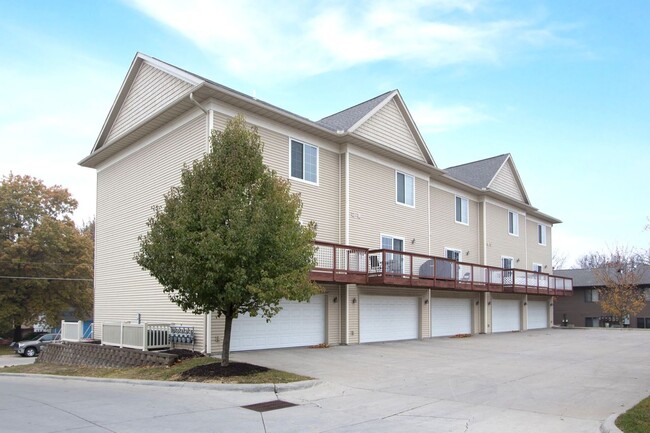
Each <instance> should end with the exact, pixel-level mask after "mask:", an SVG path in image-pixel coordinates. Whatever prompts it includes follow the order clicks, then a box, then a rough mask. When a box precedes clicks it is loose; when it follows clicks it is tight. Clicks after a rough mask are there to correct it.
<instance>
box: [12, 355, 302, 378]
mask: <svg viewBox="0 0 650 433" xmlns="http://www.w3.org/2000/svg"><path fill="white" fill-rule="evenodd" d="M215 362H220V361H219V360H218V359H215V358H208V357H205V358H193V359H187V360H184V361H182V362H179V363H177V364H175V365H172V366H171V367H134V368H97V367H81V366H75V365H57V364H40V363H37V364H31V365H17V366H14V367H5V368H3V369H2V370H0V371H2V373H33V374H54V375H59V376H81V377H103V378H114V379H115V378H117V379H143V380H170V381H191V382H211V383H289V382H299V381H301V380H309V379H311V378H310V377H305V376H300V375H297V374H293V373H288V372H286V371H280V370H268V371H265V372H261V373H255V374H249V375H246V376H232V377H225V378H224V377H220V378H205V377H191V378H189V379H185V378H182V377H181V376H180V374H181V373H182V372H183V371H185V370H189V369H190V368H193V367H196V366H199V365H204V364H211V363H215Z"/></svg>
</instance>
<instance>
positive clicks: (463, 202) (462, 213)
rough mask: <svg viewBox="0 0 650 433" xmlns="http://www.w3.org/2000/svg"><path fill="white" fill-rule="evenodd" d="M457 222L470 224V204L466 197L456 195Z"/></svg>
mask: <svg viewBox="0 0 650 433" xmlns="http://www.w3.org/2000/svg"><path fill="white" fill-rule="evenodd" d="M456 222H457V223H461V224H469V206H468V201H467V199H466V198H465V197H458V196H456Z"/></svg>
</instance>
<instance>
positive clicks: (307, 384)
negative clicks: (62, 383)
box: [0, 373, 321, 393]
mask: <svg viewBox="0 0 650 433" xmlns="http://www.w3.org/2000/svg"><path fill="white" fill-rule="evenodd" d="M2 376H4V377H32V378H41V379H55V380H73V381H83V382H104V383H122V384H127V385H142V386H158V387H162V388H170V387H173V388H189V389H212V390H215V391H242V392H275V393H278V392H287V391H296V390H301V389H307V388H313V387H314V386H316V385H320V384H321V381H320V380H303V381H300V382H291V383H277V384H276V383H263V384H245V383H240V384H229V383H199V382H172V381H162V380H136V379H106V378H101V377H74V376H56V375H53V374H27V373H0V377H2Z"/></svg>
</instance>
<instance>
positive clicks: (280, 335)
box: [230, 295, 327, 351]
mask: <svg viewBox="0 0 650 433" xmlns="http://www.w3.org/2000/svg"><path fill="white" fill-rule="evenodd" d="M326 299H327V297H326V296H325V295H316V296H312V298H311V299H310V301H309V302H297V301H287V300H283V301H280V306H281V307H282V310H280V312H279V313H278V314H276V315H275V316H273V317H272V318H271V320H270V321H267V320H266V318H264V317H262V316H261V315H258V316H255V317H251V316H250V315H248V314H244V315H243V316H240V317H238V318H237V319H235V320H234V321H233V324H232V335H231V346H230V348H231V349H232V350H233V351H237V350H256V349H271V348H280V347H300V346H311V345H316V344H322V343H325V338H326V336H325V334H326V332H325V322H326V320H325V314H326V308H325V303H326Z"/></svg>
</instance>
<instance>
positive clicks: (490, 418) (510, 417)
mask: <svg viewBox="0 0 650 433" xmlns="http://www.w3.org/2000/svg"><path fill="white" fill-rule="evenodd" d="M233 358H234V359H235V360H241V361H246V362H253V363H257V364H263V365H268V366H272V367H282V368H284V369H286V370H290V371H294V372H296V373H302V374H307V375H311V376H312V377H318V378H319V379H320V382H319V383H317V384H316V385H314V386H310V387H307V388H303V389H291V387H285V388H283V387H280V388H279V389H278V392H277V393H276V392H274V391H273V389H272V388H269V387H263V388H259V387H252V388H251V387H248V388H246V389H247V391H243V390H241V389H240V388H241V387H229V386H224V385H221V386H215V385H207V386H206V385H192V384H187V385H181V386H166V385H165V384H163V385H152V384H148V383H135V382H119V381H118V382H115V381H113V382H107V381H101V380H96V381H86V380H70V379H55V378H44V377H25V376H23V377H21V376H10V375H7V374H0V416H1V419H2V422H1V424H0V430H1V431H3V432H25V431H29V432H60V431H74V432H82V433H85V432H107V431H108V432H166V431H169V432H193V431H196V432H252V433H255V432H265V433H271V432H337V433H339V432H374V433H376V432H380V433H381V432H400V433H401V432H453V433H455V432H458V433H461V432H463V433H465V432H467V433H487V432H490V433H492V432H494V433H509V432H511V433H522V432H525V433H536V432H539V433H549V432H567V433H569V432H570V433H581V432H589V433H596V432H598V431H599V428H600V425H601V423H602V421H603V420H605V418H607V417H608V416H609V415H610V414H612V413H618V412H623V411H625V410H626V409H627V408H629V407H631V406H633V405H634V404H635V403H636V402H638V401H639V400H640V399H641V398H644V397H646V396H648V395H650V369H649V368H648V367H647V360H648V359H650V332H648V331H644V330H638V331H636V330H542V331H530V332H525V333H513V334H500V335H481V336H474V337H471V338H465V339H448V338H438V339H431V340H425V341H409V342H395V343H382V344H367V345H358V346H347V347H345V346H340V347H332V348H329V349H287V350H269V351H255V352H244V353H238V354H235V355H234V356H233ZM310 385H312V384H310ZM256 389H257V390H256ZM277 399H282V400H284V401H289V402H292V403H295V404H297V406H294V407H288V408H284V409H279V410H274V411H269V412H264V413H259V412H255V411H251V410H249V409H246V408H244V407H242V406H245V405H249V404H254V403H262V402H267V401H273V400H277Z"/></svg>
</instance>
